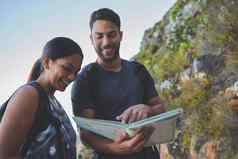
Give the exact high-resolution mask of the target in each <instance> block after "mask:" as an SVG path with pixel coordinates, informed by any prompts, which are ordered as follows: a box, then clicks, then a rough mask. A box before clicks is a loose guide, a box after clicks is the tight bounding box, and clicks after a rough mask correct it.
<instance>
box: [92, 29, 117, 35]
mask: <svg viewBox="0 0 238 159" xmlns="http://www.w3.org/2000/svg"><path fill="white" fill-rule="evenodd" d="M113 32H116V30H112V31H109V32H105V33H102V32H95V34H100V35H101V34H111V33H113Z"/></svg>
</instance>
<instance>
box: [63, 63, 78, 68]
mask: <svg viewBox="0 0 238 159" xmlns="http://www.w3.org/2000/svg"><path fill="white" fill-rule="evenodd" d="M64 65H65V66H67V67H69V68H70V69H71V70H76V67H75V66H74V65H73V64H71V63H66V64H64Z"/></svg>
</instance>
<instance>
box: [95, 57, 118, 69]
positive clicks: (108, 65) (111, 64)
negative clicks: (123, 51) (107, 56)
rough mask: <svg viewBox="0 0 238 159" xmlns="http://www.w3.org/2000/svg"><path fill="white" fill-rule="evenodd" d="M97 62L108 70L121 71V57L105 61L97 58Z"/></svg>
mask: <svg viewBox="0 0 238 159" xmlns="http://www.w3.org/2000/svg"><path fill="white" fill-rule="evenodd" d="M96 62H97V63H98V64H99V65H101V66H102V67H103V68H104V69H105V70H107V71H113V72H119V71H120V70H121V62H122V60H121V58H116V59H115V60H113V61H110V62H105V61H103V60H102V59H101V58H97V61H96Z"/></svg>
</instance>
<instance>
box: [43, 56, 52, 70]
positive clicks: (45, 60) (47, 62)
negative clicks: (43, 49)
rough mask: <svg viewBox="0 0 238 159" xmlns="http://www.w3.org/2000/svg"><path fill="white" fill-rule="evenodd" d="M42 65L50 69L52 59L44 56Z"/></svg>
mask: <svg viewBox="0 0 238 159" xmlns="http://www.w3.org/2000/svg"><path fill="white" fill-rule="evenodd" d="M42 65H43V68H44V70H46V69H49V65H50V59H49V58H48V57H45V58H43V60H42Z"/></svg>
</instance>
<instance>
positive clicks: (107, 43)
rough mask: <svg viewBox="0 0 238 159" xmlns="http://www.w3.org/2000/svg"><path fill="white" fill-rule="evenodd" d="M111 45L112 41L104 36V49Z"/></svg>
mask: <svg viewBox="0 0 238 159" xmlns="http://www.w3.org/2000/svg"><path fill="white" fill-rule="evenodd" d="M110 44H111V39H110V38H109V37H107V36H104V38H103V47H107V46H108V45H110Z"/></svg>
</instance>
